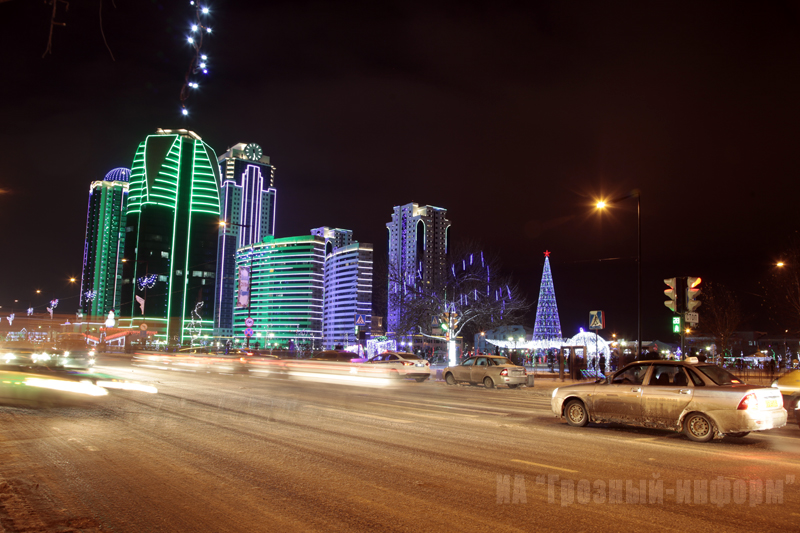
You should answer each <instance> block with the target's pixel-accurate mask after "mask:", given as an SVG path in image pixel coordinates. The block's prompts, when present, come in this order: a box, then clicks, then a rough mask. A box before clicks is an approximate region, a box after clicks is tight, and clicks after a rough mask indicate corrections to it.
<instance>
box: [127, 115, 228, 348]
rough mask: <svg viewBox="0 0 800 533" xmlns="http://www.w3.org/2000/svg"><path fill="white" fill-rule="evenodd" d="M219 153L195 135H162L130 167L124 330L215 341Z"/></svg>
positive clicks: (166, 337)
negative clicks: (205, 337) (143, 329)
mask: <svg viewBox="0 0 800 533" xmlns="http://www.w3.org/2000/svg"><path fill="white" fill-rule="evenodd" d="M219 187H220V175H219V165H218V164H217V156H216V154H215V153H214V150H213V149H212V148H211V147H210V146H209V145H207V144H206V143H204V142H203V140H202V139H201V138H200V137H199V136H198V135H197V134H196V133H194V132H192V131H188V130H162V129H159V130H158V131H157V132H156V134H155V135H150V136H148V137H147V139H145V140H144V141H143V142H142V143H141V144H140V145H139V148H138V149H137V150H136V156H135V157H134V160H133V166H132V168H131V177H130V187H129V195H128V212H127V222H126V226H125V232H126V236H125V265H124V267H123V276H122V278H123V279H122V316H123V318H124V319H127V320H123V321H122V325H123V326H130V327H134V328H137V327H141V324H143V323H144V324H146V326H147V329H148V331H149V332H155V334H156V336H157V338H159V339H160V340H168V341H169V342H170V343H177V342H183V341H184V340H185V339H187V337H188V338H191V337H193V336H195V335H204V334H208V335H210V334H211V332H212V325H213V315H214V276H215V270H216V259H217V234H218V232H219V213H220V204H219Z"/></svg>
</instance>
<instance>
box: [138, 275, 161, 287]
mask: <svg viewBox="0 0 800 533" xmlns="http://www.w3.org/2000/svg"><path fill="white" fill-rule="evenodd" d="M157 280H158V276H157V275H155V274H148V275H147V276H142V277H141V278H138V279H137V280H136V285H137V286H138V287H139V290H140V291H143V290H145V288H147V289H152V288H153V286H154V285H155V284H156V281H157Z"/></svg>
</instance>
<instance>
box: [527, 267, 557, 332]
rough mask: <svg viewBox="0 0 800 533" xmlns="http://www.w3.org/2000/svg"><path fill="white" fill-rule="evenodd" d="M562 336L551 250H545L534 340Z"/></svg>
mask: <svg viewBox="0 0 800 533" xmlns="http://www.w3.org/2000/svg"><path fill="white" fill-rule="evenodd" d="M560 338H561V321H560V320H559V319H558V305H556V293H555V291H554V290H553V275H552V274H551V273H550V252H549V251H545V252H544V271H543V272H542V284H541V286H540V287H539V303H538V304H537V306H536V325H535V326H534V327H533V340H535V341H549V340H555V339H560Z"/></svg>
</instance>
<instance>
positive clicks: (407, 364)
mask: <svg viewBox="0 0 800 533" xmlns="http://www.w3.org/2000/svg"><path fill="white" fill-rule="evenodd" d="M403 366H414V363H412V362H411V361H403Z"/></svg>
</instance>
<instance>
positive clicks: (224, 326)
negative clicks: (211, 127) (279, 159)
mask: <svg viewBox="0 0 800 533" xmlns="http://www.w3.org/2000/svg"><path fill="white" fill-rule="evenodd" d="M219 164H220V170H221V173H222V188H221V197H222V213H221V221H222V222H225V224H224V225H222V224H221V225H220V228H219V234H218V251H217V266H216V269H217V270H216V272H217V276H216V302H217V307H216V310H215V312H214V332H215V334H216V335H221V336H232V335H233V334H234V331H233V309H234V290H235V278H236V272H234V270H235V268H236V250H237V249H239V248H243V247H246V246H250V245H252V244H257V243H260V242H262V241H263V240H264V238H266V237H274V236H275V197H276V191H275V188H274V180H275V169H274V167H273V166H272V165H270V162H269V157H268V156H265V155H264V154H263V152H262V150H261V147H260V146H258V145H257V144H252V143H251V144H245V143H239V144H237V145H235V146H233V147H232V148H230V149H229V150H228V151H227V152H225V153H224V154H222V155H221V156H220V158H219Z"/></svg>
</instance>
